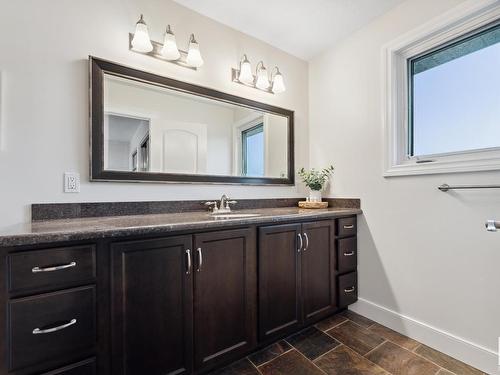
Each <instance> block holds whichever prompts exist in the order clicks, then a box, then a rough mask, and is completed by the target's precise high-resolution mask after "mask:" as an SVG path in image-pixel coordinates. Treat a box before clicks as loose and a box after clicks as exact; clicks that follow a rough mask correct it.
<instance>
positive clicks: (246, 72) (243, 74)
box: [238, 55, 254, 85]
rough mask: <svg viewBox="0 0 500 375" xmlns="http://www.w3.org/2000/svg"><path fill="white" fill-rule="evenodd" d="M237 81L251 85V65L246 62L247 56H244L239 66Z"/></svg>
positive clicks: (252, 79)
mask: <svg viewBox="0 0 500 375" xmlns="http://www.w3.org/2000/svg"><path fill="white" fill-rule="evenodd" d="M238 81H240V82H241V83H245V84H247V85H251V84H252V83H253V81H254V78H253V74H252V65H251V64H250V61H248V58H247V55H244V60H243V61H242V62H241V64H240V74H239V76H238Z"/></svg>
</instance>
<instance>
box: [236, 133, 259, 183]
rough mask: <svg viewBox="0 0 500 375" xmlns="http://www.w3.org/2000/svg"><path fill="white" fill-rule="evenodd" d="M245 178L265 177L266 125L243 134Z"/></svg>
mask: <svg viewBox="0 0 500 375" xmlns="http://www.w3.org/2000/svg"><path fill="white" fill-rule="evenodd" d="M241 140H242V148H241V149H242V157H243V158H242V163H241V164H242V172H243V173H242V174H243V176H253V177H262V176H264V124H259V125H257V126H254V127H252V128H250V129H246V130H243V131H242V132H241Z"/></svg>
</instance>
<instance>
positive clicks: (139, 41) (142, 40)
mask: <svg viewBox="0 0 500 375" xmlns="http://www.w3.org/2000/svg"><path fill="white" fill-rule="evenodd" d="M131 44H132V49H133V50H134V51H136V52H143V53H147V52H151V51H152V50H153V45H152V44H151V40H150V39H149V33H148V27H147V25H146V22H144V18H143V16H142V14H141V18H140V19H139V21H137V23H136V25H135V33H134V37H133V38H132V42H131Z"/></svg>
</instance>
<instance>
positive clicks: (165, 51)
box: [161, 25, 181, 60]
mask: <svg viewBox="0 0 500 375" xmlns="http://www.w3.org/2000/svg"><path fill="white" fill-rule="evenodd" d="M161 55H162V56H163V57H164V58H165V59H167V60H178V59H179V57H181V54H180V52H179V49H178V48H177V42H176V41H175V35H174V33H173V32H172V30H171V29H170V25H168V26H167V31H166V32H165V38H164V40H163V47H162V49H161Z"/></svg>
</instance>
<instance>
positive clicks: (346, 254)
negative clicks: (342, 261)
mask: <svg viewBox="0 0 500 375" xmlns="http://www.w3.org/2000/svg"><path fill="white" fill-rule="evenodd" d="M353 255H354V251H351V252H350V253H344V256H345V257H352V256H353Z"/></svg>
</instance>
